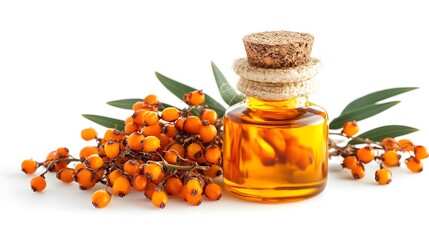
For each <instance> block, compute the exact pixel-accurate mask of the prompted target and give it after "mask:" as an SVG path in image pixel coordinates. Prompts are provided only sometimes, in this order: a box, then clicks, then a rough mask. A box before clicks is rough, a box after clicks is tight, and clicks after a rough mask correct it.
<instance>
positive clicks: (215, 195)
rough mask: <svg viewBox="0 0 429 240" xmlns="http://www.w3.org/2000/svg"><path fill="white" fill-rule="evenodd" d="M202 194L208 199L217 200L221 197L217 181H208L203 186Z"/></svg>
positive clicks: (220, 189)
mask: <svg viewBox="0 0 429 240" xmlns="http://www.w3.org/2000/svg"><path fill="white" fill-rule="evenodd" d="M204 195H205V196H206V197H207V198H208V199H210V200H219V199H220V198H221V197H222V188H221V187H220V186H219V184H217V183H213V182H212V183H209V184H207V185H206V186H205V187H204Z"/></svg>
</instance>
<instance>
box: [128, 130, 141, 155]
mask: <svg viewBox="0 0 429 240" xmlns="http://www.w3.org/2000/svg"><path fill="white" fill-rule="evenodd" d="M143 140H144V135H143V134H142V133H140V132H133V133H131V134H130V135H129V136H128V138H127V146H128V147H129V148H131V150H134V151H141V150H143Z"/></svg>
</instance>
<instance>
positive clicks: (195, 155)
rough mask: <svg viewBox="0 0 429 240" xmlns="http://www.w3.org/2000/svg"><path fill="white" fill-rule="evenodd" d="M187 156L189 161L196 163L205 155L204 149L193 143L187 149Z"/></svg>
mask: <svg viewBox="0 0 429 240" xmlns="http://www.w3.org/2000/svg"><path fill="white" fill-rule="evenodd" d="M186 154H187V156H188V158H189V159H191V160H194V161H195V160H198V159H200V158H201V157H202V156H203V154H204V151H203V147H202V146H201V145H200V144H198V143H195V142H193V143H191V144H189V146H188V147H187V148H186Z"/></svg>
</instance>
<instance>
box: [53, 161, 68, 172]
mask: <svg viewBox="0 0 429 240" xmlns="http://www.w3.org/2000/svg"><path fill="white" fill-rule="evenodd" d="M67 165H68V162H67V161H65V160H64V161H58V162H56V163H55V164H54V170H55V172H59V171H60V170H61V169H64V168H66V167H67Z"/></svg>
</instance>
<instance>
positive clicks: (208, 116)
mask: <svg viewBox="0 0 429 240" xmlns="http://www.w3.org/2000/svg"><path fill="white" fill-rule="evenodd" d="M217 118H218V115H217V112H216V111H215V110H213V109H208V108H207V109H204V110H203V111H202V112H201V114H200V119H201V121H208V122H209V123H210V124H213V125H214V124H215V122H216V120H217Z"/></svg>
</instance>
